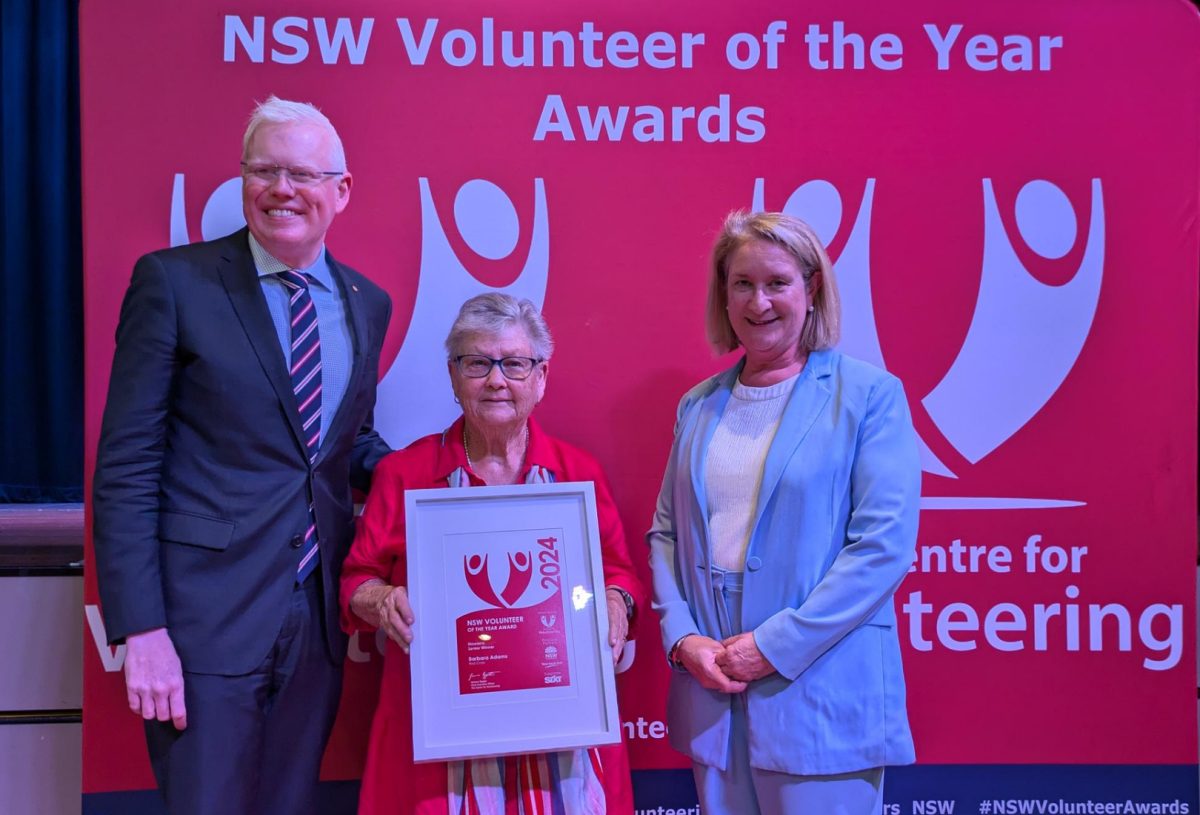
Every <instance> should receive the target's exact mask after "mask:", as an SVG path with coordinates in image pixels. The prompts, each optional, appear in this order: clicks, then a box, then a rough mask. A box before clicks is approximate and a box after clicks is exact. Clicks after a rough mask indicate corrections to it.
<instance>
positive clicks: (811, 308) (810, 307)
mask: <svg viewBox="0 0 1200 815" xmlns="http://www.w3.org/2000/svg"><path fill="white" fill-rule="evenodd" d="M812 310H813V307H812V306H809V307H808V313H809V314H812Z"/></svg>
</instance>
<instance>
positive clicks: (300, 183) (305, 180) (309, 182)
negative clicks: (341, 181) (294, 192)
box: [242, 161, 346, 187]
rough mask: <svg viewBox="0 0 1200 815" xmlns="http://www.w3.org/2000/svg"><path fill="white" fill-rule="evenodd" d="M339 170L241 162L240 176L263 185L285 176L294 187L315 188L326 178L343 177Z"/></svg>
mask: <svg viewBox="0 0 1200 815" xmlns="http://www.w3.org/2000/svg"><path fill="white" fill-rule="evenodd" d="M345 174H346V173H345V172H344V171H339V170H309V169H306V168H304V167H280V166H279V165H278V164H250V163H248V162H245V161H243V162H242V175H244V176H249V177H251V178H256V179H258V180H259V181H262V182H263V183H264V184H274V183H275V182H276V181H277V180H278V179H279V177H280V176H281V175H282V176H286V177H287V180H288V181H290V182H291V183H292V186H295V187H315V186H316V185H318V184H320V183H321V182H322V181H324V180H325V179H327V178H334V177H336V176H340V175H345Z"/></svg>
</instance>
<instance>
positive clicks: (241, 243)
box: [219, 230, 304, 453]
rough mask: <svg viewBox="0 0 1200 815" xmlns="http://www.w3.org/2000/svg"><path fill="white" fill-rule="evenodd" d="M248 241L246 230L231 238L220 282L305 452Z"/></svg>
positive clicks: (289, 383) (289, 384)
mask: <svg viewBox="0 0 1200 815" xmlns="http://www.w3.org/2000/svg"><path fill="white" fill-rule="evenodd" d="M247 240H248V239H247V237H246V231H245V230H242V231H241V232H238V233H236V234H234V235H232V236H231V237H230V241H229V244H228V250H227V251H226V252H225V253H224V254H223V255H222V257H221V263H220V270H219V271H220V275H221V282H222V283H223V284H224V286H225V291H226V292H228V294H229V299H230V301H231V302H232V303H233V310H234V311H235V312H236V313H237V316H238V320H239V321H240V322H241V324H242V329H243V330H244V331H245V332H246V336H247V337H249V338H250V345H251V346H252V347H253V348H254V353H255V354H256V355H257V356H258V361H259V364H261V365H262V369H263V372H264V373H266V375H267V379H268V380H269V381H270V383H271V387H273V388H274V389H275V393H276V395H277V396H278V397H279V401H280V402H281V403H282V404H283V408H284V410H283V413H284V415H285V416H287V419H288V426H289V427H291V429H292V436H293V437H294V438H295V440H296V445H297V447H298V449H299V450H300V451H301V453H303V452H304V435H303V431H302V429H301V427H300V414H299V413H298V412H297V410H296V396H295V394H294V393H293V392H292V377H291V375H290V374H289V373H288V369H287V363H286V362H285V361H284V359H283V349H282V348H280V347H279V337H278V335H277V334H276V333H275V325H274V323H272V322H271V312H270V311H268V310H267V301H266V299H265V298H264V297H263V293H262V284H260V283H259V282H258V274H257V272H256V271H255V269H254V259H253V257H252V256H251V255H250V247H249V244H248V243H247Z"/></svg>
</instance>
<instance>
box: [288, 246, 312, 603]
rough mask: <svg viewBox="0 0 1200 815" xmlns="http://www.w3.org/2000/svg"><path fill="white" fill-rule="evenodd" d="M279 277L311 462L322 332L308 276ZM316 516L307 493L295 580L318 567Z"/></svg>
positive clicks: (300, 580)
mask: <svg viewBox="0 0 1200 815" xmlns="http://www.w3.org/2000/svg"><path fill="white" fill-rule="evenodd" d="M279 279H280V280H281V281H283V285H285V286H287V288H288V290H289V292H290V295H291V296H290V298H289V310H290V313H291V320H292V353H291V374H292V392H293V393H295V394H296V406H297V408H298V409H299V411H300V426H301V427H302V428H303V430H304V445H305V450H306V451H307V453H308V462H309V464H310V465H311V464H312V463H313V462H314V461H315V460H316V458H317V449H318V448H319V447H320V444H321V332H320V331H319V330H318V328H317V309H316V307H315V306H314V305H313V299H312V295H311V294H310V293H309V291H308V277H307V276H306V275H304V274H303V273H301V272H297V271H294V270H288V271H286V272H280V273H279ZM317 560H318V555H317V517H316V514H315V513H314V512H313V505H312V500H311V496H310V500H309V504H308V529H307V530H306V531H305V533H304V544H303V545H302V546H301V557H300V566H299V567H298V569H297V572H296V582H297V583H303V582H304V580H305V578H307V577H308V576H309V575H310V574H312V573H313V570H314V569H316V568H317Z"/></svg>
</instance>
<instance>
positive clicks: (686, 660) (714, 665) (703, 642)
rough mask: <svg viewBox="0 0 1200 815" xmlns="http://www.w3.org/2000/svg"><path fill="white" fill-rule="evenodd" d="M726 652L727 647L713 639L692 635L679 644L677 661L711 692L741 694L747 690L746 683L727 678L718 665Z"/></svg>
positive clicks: (676, 654) (676, 655) (676, 653)
mask: <svg viewBox="0 0 1200 815" xmlns="http://www.w3.org/2000/svg"><path fill="white" fill-rule="evenodd" d="M724 652H725V646H724V645H722V644H721V643H719V642H717V641H716V640H714V639H712V638H711V637H702V636H700V635H699V634H692V635H691V636H690V637H685V638H684V639H683V641H682V642H680V643H679V647H678V649H677V650H676V652H675V659H677V660H678V661H679V663H680V664H681V665H683V667H685V668H687V671H688V673H690V674H691V675H692V676H694V677H695V678H696V681H697V682H699V683H700V684H701V685H703V686H704V687H706V688H708V689H709V690H715V691H720V692H721V693H741V692H742V691H744V690H745V689H746V683H745V682H744V681H741V680H738V679H734V678H732V677H730V676H727V675H726V673H725V671H723V670H722V669H721V668H720V667H719V664H718V660H720V659H721V656H722V655H723V654H724Z"/></svg>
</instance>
